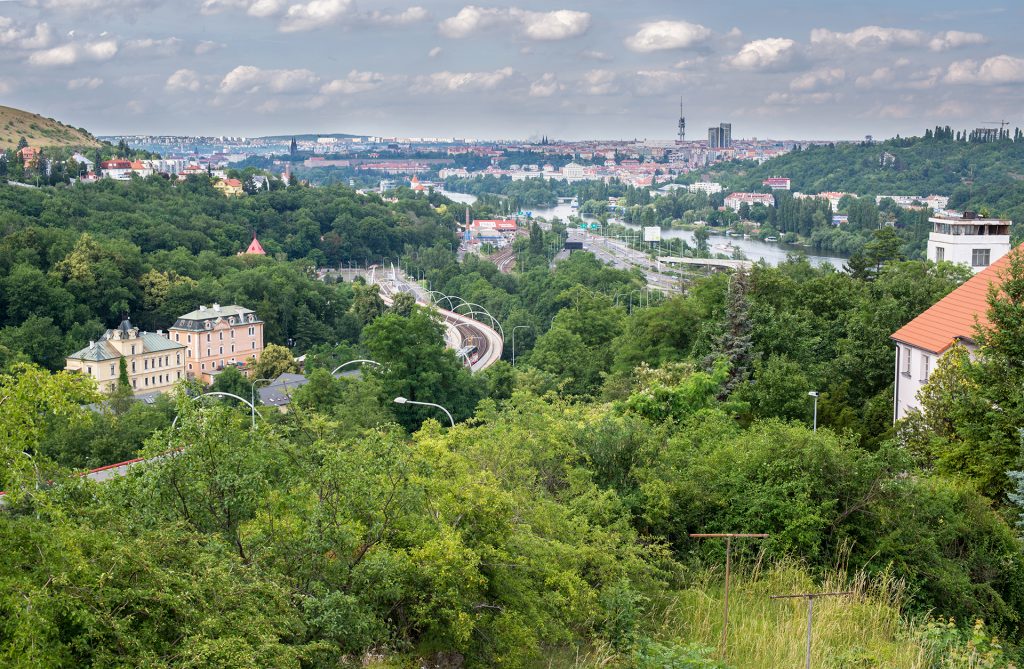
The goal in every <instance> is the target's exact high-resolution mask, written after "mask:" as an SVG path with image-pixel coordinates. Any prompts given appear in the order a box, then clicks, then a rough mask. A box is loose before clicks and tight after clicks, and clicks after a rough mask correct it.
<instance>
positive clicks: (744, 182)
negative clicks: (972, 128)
mask: <svg viewBox="0 0 1024 669" xmlns="http://www.w3.org/2000/svg"><path fill="white" fill-rule="evenodd" d="M883 158H884V160H883ZM709 173H710V176H711V177H713V178H714V179H716V180H721V181H722V182H723V183H724V184H725V185H726V187H727V188H731V189H737V190H739V189H744V190H745V189H754V190H761V180H762V179H764V178H765V177H769V176H785V177H790V178H791V179H792V180H793V190H794V191H800V192H804V193H818V192H822V191H847V192H852V193H856V194H858V195H885V194H895V195H921V196H927V195H930V194H933V193H935V194H938V195H949V196H951V198H952V199H951V200H950V206H951V207H954V208H970V209H985V208H987V209H989V210H991V211H992V213H994V214H999V215H1003V216H1009V217H1011V218H1013V219H1014V220H1021V221H1024V181H1022V179H1024V141H1017V142H1014V141H1011V140H1009V139H1007V140H1004V141H1000V142H993V143H975V142H965V141H956V140H954V139H950V138H944V137H942V138H935V137H932V136H931V133H930V132H929V136H926V137H911V138H904V139H900V138H897V139H893V140H888V141H886V142H882V143H876V144H870V145H869V144H839V145H834V146H818V147H811V148H809V149H806V150H804V151H795V152H793V153H789V154H786V155H784V156H780V157H778V158H773V159H772V160H769V161H766V162H765V163H763V164H761V165H752V164H750V163H730V164H725V165H722V166H716V167H715V168H713V169H711V170H709Z"/></svg>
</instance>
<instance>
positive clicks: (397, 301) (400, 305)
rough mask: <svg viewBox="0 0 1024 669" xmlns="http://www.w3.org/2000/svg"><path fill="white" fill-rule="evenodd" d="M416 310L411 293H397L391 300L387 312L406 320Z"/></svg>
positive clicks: (414, 298)
mask: <svg viewBox="0 0 1024 669" xmlns="http://www.w3.org/2000/svg"><path fill="white" fill-rule="evenodd" d="M415 308H416V297H415V296H414V295H413V294H412V293H404V292H403V293H398V294H397V295H395V296H394V298H392V301H391V307H390V309H389V311H390V312H391V313H393V314H398V315H399V316H404V317H406V318H408V317H409V316H410V315H411V314H412V312H413V309H415Z"/></svg>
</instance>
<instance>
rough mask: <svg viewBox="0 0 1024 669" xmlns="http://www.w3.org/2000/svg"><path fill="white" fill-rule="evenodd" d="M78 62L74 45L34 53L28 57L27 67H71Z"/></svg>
mask: <svg viewBox="0 0 1024 669" xmlns="http://www.w3.org/2000/svg"><path fill="white" fill-rule="evenodd" d="M77 60H78V49H77V48H76V47H75V45H74V44H64V45H62V46H55V47H53V48H52V49H45V50H43V51H36V52H35V53H33V54H31V55H30V56H29V57H28V62H29V65H35V66H37V67H57V66H59V65H72V64H74V63H75V61H77Z"/></svg>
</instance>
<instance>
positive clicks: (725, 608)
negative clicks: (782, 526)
mask: <svg viewBox="0 0 1024 669" xmlns="http://www.w3.org/2000/svg"><path fill="white" fill-rule="evenodd" d="M689 536H690V538H691V539H725V593H724V595H723V596H722V641H721V650H720V653H721V657H722V659H723V660H724V659H725V647H726V642H727V641H728V636H729V580H730V576H731V571H732V569H731V567H732V540H733V539H764V538H766V537H767V536H768V535H767V534H744V533H738V532H728V533H722V534H691V535H689Z"/></svg>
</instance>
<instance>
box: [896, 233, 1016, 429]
mask: <svg viewBox="0 0 1024 669" xmlns="http://www.w3.org/2000/svg"><path fill="white" fill-rule="evenodd" d="M1022 248H1024V247H1018V250H1017V252H1018V253H1019V252H1021V250H1022ZM1009 261H1010V256H1009V255H1008V254H1006V253H1004V254H1003V255H1002V257H1000V258H999V259H998V260H995V261H994V262H993V263H992V264H991V265H989V266H988V267H986V268H984V269H983V270H982V271H980V272H978V273H977V274H975V275H974V276H972V277H971V278H970V279H968V280H967V281H965V282H964V283H963V285H961V286H960V287H959V288H957V289H956V290H954V291H953V292H951V293H950V294H949V295H946V296H945V297H944V298H942V299H941V300H939V301H938V302H936V303H935V304H933V305H932V306H931V307H929V308H928V309H927V310H926V311H925V312H924V313H922V314H921V315H920V316H918V317H917V318H915V319H914V320H912V321H910V322H909V323H907V324H906V325H904V326H903V327H901V328H900V329H899V330H897V331H896V332H895V333H893V335H892V339H893V340H894V341H895V342H896V372H895V378H896V382H895V393H894V395H895V397H894V406H893V420H894V421H895V420H899V419H900V418H903V417H905V416H906V415H907V412H908V411H910V410H911V409H916V408H919V407H920V402H919V401H918V397H917V395H918V392H919V391H920V390H921V388H922V387H924V385H925V384H926V383H927V382H928V377H929V376H930V375H931V373H932V372H933V371H934V370H935V367H936V365H938V362H939V359H940V358H942V356H943V355H945V354H946V351H948V350H949V349H950V348H951V347H952V346H953V345H954V344H956V343H961V344H963V345H965V346H966V347H967V349H968V350H970V351H972V352H973V351H974V350H975V349H976V348H977V346H976V344H975V341H974V337H975V326H976V324H978V323H980V324H982V325H985V324H987V322H988V320H987V318H986V313H987V312H988V289H989V286H991V285H992V284H993V283H997V284H998V283H1000V282H1001V281H1002V278H1001V276H1000V275H1001V274H1002V272H1003V271H1004V270H1005V269H1006V268H1007V266H1008V265H1009Z"/></svg>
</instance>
